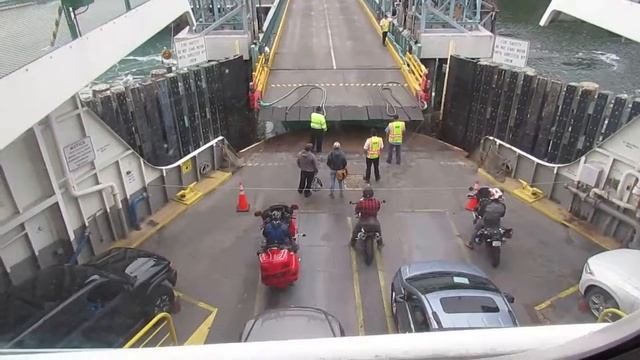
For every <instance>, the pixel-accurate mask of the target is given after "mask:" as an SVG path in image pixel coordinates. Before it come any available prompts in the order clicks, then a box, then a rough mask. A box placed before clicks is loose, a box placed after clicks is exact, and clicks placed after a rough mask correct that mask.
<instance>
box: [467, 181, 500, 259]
mask: <svg viewBox="0 0 640 360" xmlns="http://www.w3.org/2000/svg"><path fill="white" fill-rule="evenodd" d="M490 194H491V195H490V198H489V199H488V200H480V204H479V205H478V210H477V213H478V215H479V216H480V219H479V220H478V222H477V223H476V225H475V228H474V230H473V233H472V234H471V238H470V239H469V240H468V241H467V242H466V243H465V245H466V246H467V247H468V248H469V249H473V243H474V242H475V239H476V236H477V234H478V232H479V231H480V230H482V229H483V228H485V227H487V228H497V227H500V219H501V218H503V217H504V215H505V214H506V213H507V207H506V206H505V205H504V202H503V197H502V191H500V189H491V193H490Z"/></svg>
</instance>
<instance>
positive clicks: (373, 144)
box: [363, 129, 384, 182]
mask: <svg viewBox="0 0 640 360" xmlns="http://www.w3.org/2000/svg"><path fill="white" fill-rule="evenodd" d="M363 148H364V154H365V156H366V163H367V170H366V172H365V175H364V177H363V179H364V181H366V182H369V179H370V178H371V166H372V165H373V173H374V175H375V176H376V181H379V180H380V170H379V168H378V164H379V163H380V153H381V152H382V148H384V142H383V141H382V138H381V137H378V132H377V131H376V129H371V137H370V138H368V139H367V141H366V142H365V143H364V147H363Z"/></svg>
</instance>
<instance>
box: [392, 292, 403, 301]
mask: <svg viewBox="0 0 640 360" xmlns="http://www.w3.org/2000/svg"><path fill="white" fill-rule="evenodd" d="M393 300H394V301H395V302H404V301H405V297H404V295H402V294H396V297H395V298H394V299H393Z"/></svg>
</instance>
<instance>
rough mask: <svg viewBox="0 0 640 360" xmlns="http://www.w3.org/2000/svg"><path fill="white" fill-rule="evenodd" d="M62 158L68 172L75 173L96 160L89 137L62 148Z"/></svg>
mask: <svg viewBox="0 0 640 360" xmlns="http://www.w3.org/2000/svg"><path fill="white" fill-rule="evenodd" d="M64 157H65V160H66V161H67V167H69V171H75V170H77V169H79V168H81V167H83V166H84V165H86V164H88V163H90V162H92V161H93V160H95V159H96V153H95V151H93V144H92V143H91V138H90V137H88V136H87V137H85V138H83V139H80V140H78V141H76V142H74V143H71V144H69V145H67V146H65V147H64Z"/></svg>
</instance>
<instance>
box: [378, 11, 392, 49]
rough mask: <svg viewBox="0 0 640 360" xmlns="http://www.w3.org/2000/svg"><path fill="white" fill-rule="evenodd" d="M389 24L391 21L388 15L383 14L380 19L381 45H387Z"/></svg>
mask: <svg viewBox="0 0 640 360" xmlns="http://www.w3.org/2000/svg"><path fill="white" fill-rule="evenodd" d="M390 25H391V21H390V20H389V16H388V15H385V16H383V17H382V20H380V29H381V30H382V46H387V34H389V26H390Z"/></svg>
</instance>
